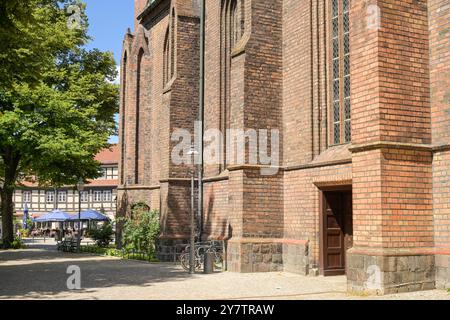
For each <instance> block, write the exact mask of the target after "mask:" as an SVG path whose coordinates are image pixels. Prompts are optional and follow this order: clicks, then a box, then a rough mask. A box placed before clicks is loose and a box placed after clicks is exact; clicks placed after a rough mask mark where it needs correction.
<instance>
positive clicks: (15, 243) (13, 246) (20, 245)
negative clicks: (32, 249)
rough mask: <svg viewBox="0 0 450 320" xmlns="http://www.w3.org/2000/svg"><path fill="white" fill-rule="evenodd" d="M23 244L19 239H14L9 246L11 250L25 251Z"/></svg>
mask: <svg viewBox="0 0 450 320" xmlns="http://www.w3.org/2000/svg"><path fill="white" fill-rule="evenodd" d="M25 248H26V246H25V242H23V240H22V239H21V238H19V237H16V238H14V241H13V242H12V244H11V249H14V250H18V249H25Z"/></svg>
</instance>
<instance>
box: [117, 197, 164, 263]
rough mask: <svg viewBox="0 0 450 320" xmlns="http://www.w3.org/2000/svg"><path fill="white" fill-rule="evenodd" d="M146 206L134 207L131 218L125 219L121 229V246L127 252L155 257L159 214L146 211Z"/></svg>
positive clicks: (155, 211)
mask: <svg viewBox="0 0 450 320" xmlns="http://www.w3.org/2000/svg"><path fill="white" fill-rule="evenodd" d="M147 208H148V207H147V206H134V207H133V211H132V218H131V219H126V220H125V223H124V229H123V244H124V245H125V248H126V249H127V250H130V251H131V250H136V251H140V252H146V253H148V254H149V255H151V256H154V255H155V251H156V245H155V243H156V240H157V238H158V236H159V234H160V221H159V212H158V211H157V210H153V211H147V210H146V209H147Z"/></svg>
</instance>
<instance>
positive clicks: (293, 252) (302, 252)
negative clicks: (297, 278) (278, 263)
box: [283, 240, 314, 276]
mask: <svg viewBox="0 0 450 320" xmlns="http://www.w3.org/2000/svg"><path fill="white" fill-rule="evenodd" d="M283 269H284V271H285V272H290V273H296V274H301V275H304V276H306V275H309V274H310V271H311V270H310V264H309V254H308V242H307V241H296V240H291V241H289V240H286V241H284V243H283ZM313 274H314V272H312V274H311V275H313Z"/></svg>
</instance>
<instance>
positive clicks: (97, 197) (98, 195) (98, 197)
mask: <svg viewBox="0 0 450 320" xmlns="http://www.w3.org/2000/svg"><path fill="white" fill-rule="evenodd" d="M94 202H102V192H101V191H94Z"/></svg>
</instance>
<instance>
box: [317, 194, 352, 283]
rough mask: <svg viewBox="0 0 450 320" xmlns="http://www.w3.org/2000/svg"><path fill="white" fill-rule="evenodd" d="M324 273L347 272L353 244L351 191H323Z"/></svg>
mask: <svg viewBox="0 0 450 320" xmlns="http://www.w3.org/2000/svg"><path fill="white" fill-rule="evenodd" d="M322 207H323V211H324V212H323V228H322V230H323V231H322V232H323V234H322V246H323V274H324V275H325V276H331V275H343V274H345V273H346V263H345V261H346V253H347V250H348V249H350V248H351V247H352V246H353V217H352V194H351V191H345V192H342V191H339V192H337V191H331V192H324V193H323V205H322Z"/></svg>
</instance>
